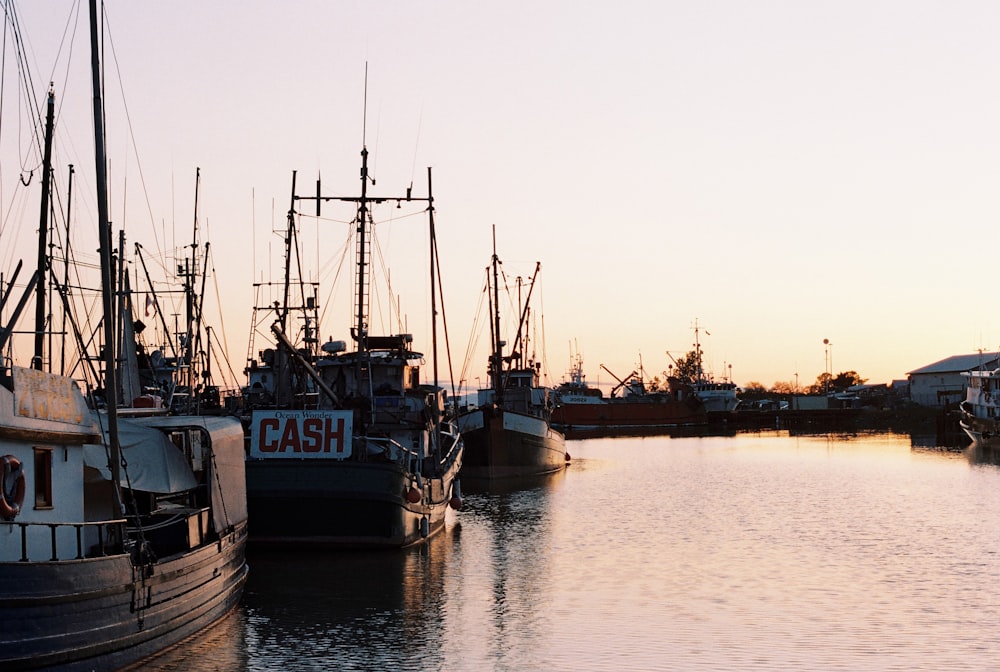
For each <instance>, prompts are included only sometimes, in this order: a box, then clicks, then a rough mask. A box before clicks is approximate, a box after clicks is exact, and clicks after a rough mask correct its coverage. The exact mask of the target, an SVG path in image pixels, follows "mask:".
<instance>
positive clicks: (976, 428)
mask: <svg viewBox="0 0 1000 672" xmlns="http://www.w3.org/2000/svg"><path fill="white" fill-rule="evenodd" d="M962 375H963V376H965V377H966V378H967V379H968V381H967V383H966V386H965V400H964V401H962V402H961V403H960V404H959V405H958V408H959V412H960V413H961V415H960V418H959V425H960V426H961V428H962V431H964V432H965V433H966V434H968V435H969V438H971V439H972V440H973V442H974V443H976V444H980V445H995V444H1000V370H992V371H991V370H973V371H966V372H965V373H963V374H962Z"/></svg>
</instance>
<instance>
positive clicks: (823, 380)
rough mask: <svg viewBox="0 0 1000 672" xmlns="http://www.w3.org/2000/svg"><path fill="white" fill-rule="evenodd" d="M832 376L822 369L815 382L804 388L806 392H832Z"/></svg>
mask: <svg viewBox="0 0 1000 672" xmlns="http://www.w3.org/2000/svg"><path fill="white" fill-rule="evenodd" d="M831 380H832V376H830V374H829V373H827V372H826V371H824V372H823V373H821V374H819V375H818V376H816V382H815V383H813V384H812V385H810V386H809V387H807V388H806V392H808V393H809V394H826V393H827V392H832V391H833V388H832V387H831V385H830V381H831Z"/></svg>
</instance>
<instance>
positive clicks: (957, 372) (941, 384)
mask: <svg viewBox="0 0 1000 672" xmlns="http://www.w3.org/2000/svg"><path fill="white" fill-rule="evenodd" d="M998 366H1000V355H995V354H988V353H981V352H977V353H974V354H971V355H954V356H952V357H948V358H947V359H942V360H941V361H939V362H934V363H933V364H928V365H927V366H924V367H921V368H919V369H914V370H913V371H910V372H909V373H907V374H906V378H907V380H909V381H910V400H911V401H913V402H914V403H916V404H920V405H921V406H946V405H948V404H957V403H958V402H960V401H962V400H963V399H965V382H966V378H965V377H963V376H962V374H963V373H964V372H966V371H973V370H985V371H992V370H994V369H996V368H997V367H998Z"/></svg>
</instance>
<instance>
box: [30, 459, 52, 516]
mask: <svg viewBox="0 0 1000 672" xmlns="http://www.w3.org/2000/svg"><path fill="white" fill-rule="evenodd" d="M34 476H35V478H34V481H35V508H36V509H51V508H52V449H51V448H35V473H34Z"/></svg>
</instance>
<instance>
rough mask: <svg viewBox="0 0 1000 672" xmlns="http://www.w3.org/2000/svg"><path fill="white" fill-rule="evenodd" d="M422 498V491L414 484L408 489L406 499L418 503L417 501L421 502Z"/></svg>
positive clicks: (411, 502)
mask: <svg viewBox="0 0 1000 672" xmlns="http://www.w3.org/2000/svg"><path fill="white" fill-rule="evenodd" d="M421 498H422V497H421V493H420V491H419V490H417V489H416V488H415V487H413V486H412V485H411V486H410V487H409V489H408V490H407V491H406V501H408V502H409V503H410V504H416V503H417V502H419V501H420V500H421Z"/></svg>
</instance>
